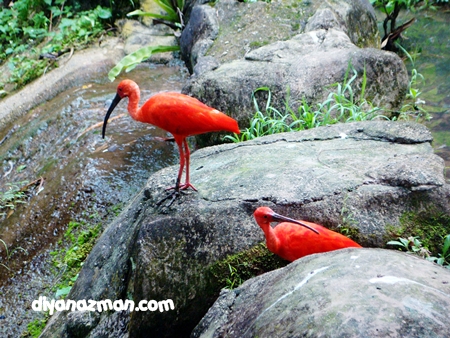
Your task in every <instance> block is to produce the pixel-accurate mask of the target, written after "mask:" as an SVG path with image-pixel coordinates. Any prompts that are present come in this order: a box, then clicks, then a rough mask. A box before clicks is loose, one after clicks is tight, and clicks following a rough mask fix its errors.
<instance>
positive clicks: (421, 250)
mask: <svg viewBox="0 0 450 338" xmlns="http://www.w3.org/2000/svg"><path fill="white" fill-rule="evenodd" d="M387 244H388V245H396V246H398V247H400V249H401V250H403V251H406V252H410V253H415V254H417V255H419V256H420V257H422V258H425V259H427V260H429V261H431V262H435V263H437V264H439V265H442V266H446V267H447V269H450V234H449V235H447V236H445V237H444V243H443V246H442V251H441V253H439V257H434V256H431V254H430V251H429V250H428V248H426V247H423V245H422V242H421V241H420V240H419V237H417V236H415V237H413V236H410V237H408V238H402V237H399V238H398V240H397V241H389V242H387Z"/></svg>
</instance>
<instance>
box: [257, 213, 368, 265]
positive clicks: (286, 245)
mask: <svg viewBox="0 0 450 338" xmlns="http://www.w3.org/2000/svg"><path fill="white" fill-rule="evenodd" d="M253 216H254V217H255V220H256V223H258V225H259V226H260V227H261V229H262V230H263V231H264V235H265V236H266V244H267V248H268V249H269V250H270V251H271V252H273V253H274V254H276V255H278V256H280V257H281V258H283V259H285V260H288V261H291V262H292V261H295V260H296V259H298V258H300V257H303V256H307V255H311V254H314V253H320V252H327V251H333V250H338V249H343V248H361V245H359V244H358V243H356V242H354V241H352V240H351V239H350V238H348V237H345V236H343V235H341V234H339V233H337V232H334V231H331V230H329V229H327V228H325V227H323V226H321V225H319V224H315V223H311V222H306V221H296V220H294V219H292V218H288V217H285V216H281V215H279V214H277V213H275V212H274V211H273V210H272V209H270V208H268V207H260V208H258V209H256V210H255V212H254V213H253ZM271 222H283V223H279V224H278V225H277V226H275V227H274V228H272V227H271V226H270V223H271Z"/></svg>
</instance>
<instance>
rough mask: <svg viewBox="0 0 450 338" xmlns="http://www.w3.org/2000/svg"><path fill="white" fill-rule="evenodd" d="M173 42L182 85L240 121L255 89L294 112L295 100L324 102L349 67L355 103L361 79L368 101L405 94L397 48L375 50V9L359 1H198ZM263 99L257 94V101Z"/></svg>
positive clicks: (381, 102) (395, 104)
mask: <svg viewBox="0 0 450 338" xmlns="http://www.w3.org/2000/svg"><path fill="white" fill-rule="evenodd" d="M286 8H289V10H290V12H286ZM256 18H258V19H256ZM294 28H295V29H294ZM261 35H263V36H264V38H263V37H261ZM180 43H181V50H182V55H183V56H184V59H185V61H186V63H187V65H188V68H190V69H191V71H192V72H193V76H192V77H191V78H190V79H189V81H188V82H187V83H186V85H185V86H184V87H183V92H184V93H186V94H189V95H192V96H195V97H197V98H199V99H200V100H201V101H203V102H205V103H207V104H209V105H211V106H213V107H215V108H217V109H219V110H221V111H224V112H226V113H228V114H230V115H231V116H233V117H235V118H236V119H237V120H238V121H239V125H240V126H241V127H246V126H248V123H249V122H248V121H249V118H250V117H251V116H253V114H254V112H255V108H254V104H253V99H252V93H253V91H255V90H256V89H257V88H261V87H267V88H269V89H270V91H271V105H272V106H273V107H274V108H276V109H278V110H281V111H283V109H284V107H285V106H286V102H287V103H288V105H289V106H290V108H291V109H292V110H293V111H294V112H297V110H298V107H299V105H300V103H301V102H302V100H306V102H308V103H309V104H312V105H315V103H319V102H323V101H324V100H325V99H326V98H327V96H328V95H329V93H330V91H333V90H335V88H332V87H331V85H333V84H336V83H343V82H344V79H345V77H346V74H347V73H348V75H347V81H348V80H349V79H350V78H351V77H352V76H353V69H354V70H355V71H356V72H357V74H358V77H357V78H356V79H355V80H353V82H352V85H351V86H352V90H353V94H352V95H353V96H354V100H355V102H358V100H359V99H360V94H361V89H362V87H363V82H364V81H366V82H365V84H364V86H365V93H364V94H365V95H364V98H366V99H367V100H368V101H370V102H371V103H372V104H374V105H375V106H380V107H384V108H386V109H388V110H395V109H397V108H399V107H400V106H401V103H402V101H403V99H404V97H405V95H406V90H407V85H408V75H407V71H406V68H405V66H404V64H403V62H402V60H401V59H400V58H399V57H398V56H397V55H396V54H393V53H390V52H385V51H381V50H380V49H379V34H378V29H377V25H376V19H375V14H374V11H373V8H372V7H371V6H370V3H369V2H368V1H365V0H342V1H336V2H322V1H312V2H309V3H308V5H305V4H300V5H298V4H297V6H295V5H294V4H292V3H290V2H289V1H288V2H287V3H286V2H284V1H283V2H272V3H269V4H267V3H261V2H258V3H252V4H239V3H238V2H236V1H219V2H218V3H217V4H216V5H215V6H214V7H211V6H209V5H197V6H195V7H194V8H193V10H192V13H191V17H190V21H189V23H188V25H187V26H186V29H185V30H184V31H183V33H182V36H181V40H180ZM349 67H350V68H352V69H349ZM363 74H365V75H363ZM348 94H349V93H348V92H347V95H348ZM267 98H268V96H267V93H266V95H261V93H259V94H258V95H256V100H257V102H258V104H259V106H260V107H264V106H265V104H266V100H267Z"/></svg>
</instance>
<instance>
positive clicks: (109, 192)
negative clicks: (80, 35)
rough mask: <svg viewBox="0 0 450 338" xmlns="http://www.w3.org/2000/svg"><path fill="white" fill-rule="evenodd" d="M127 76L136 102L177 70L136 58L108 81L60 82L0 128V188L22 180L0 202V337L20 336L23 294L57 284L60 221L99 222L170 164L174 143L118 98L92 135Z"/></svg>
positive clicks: (177, 82) (179, 76)
mask: <svg viewBox="0 0 450 338" xmlns="http://www.w3.org/2000/svg"><path fill="white" fill-rule="evenodd" d="M129 76H132V78H133V79H134V80H135V81H136V82H137V83H140V84H141V85H142V87H143V88H142V91H141V98H142V101H145V100H146V99H147V98H148V97H149V96H150V95H151V94H153V93H155V92H159V91H168V90H170V91H180V89H181V86H182V81H183V77H184V76H185V72H184V68H180V67H167V66H154V65H149V64H143V65H141V66H140V67H138V68H137V69H136V70H135V71H133V74H132V75H130V74H125V75H123V76H122V77H121V78H118V79H117V80H116V81H114V82H113V83H110V82H109V81H108V80H107V79H106V78H105V79H101V80H100V81H99V82H97V83H86V84H85V85H83V86H82V87H78V88H72V89H70V90H67V91H66V92H63V93H61V94H59V95H58V96H56V97H55V98H54V99H52V100H51V101H49V102H47V103H45V104H43V105H40V106H38V107H37V108H35V109H33V110H31V111H30V112H29V113H28V114H26V115H25V116H23V117H21V118H19V119H17V120H16V121H14V124H13V125H11V126H10V127H9V128H6V129H5V131H3V132H0V142H1V144H0V163H1V165H0V191H6V190H7V189H9V188H10V187H11V184H13V183H14V184H16V185H17V186H18V187H25V186H27V184H29V183H30V182H32V184H31V185H29V186H28V187H27V191H28V193H27V195H28V197H27V198H25V199H24V202H25V203H24V204H16V205H15V207H14V209H3V210H0V212H5V213H6V215H4V216H2V217H0V239H1V240H2V241H3V242H0V336H1V337H5V336H8V335H10V336H11V337H14V336H16V337H18V336H20V333H21V331H22V330H23V329H24V327H23V326H22V324H27V323H28V322H29V321H30V320H31V319H32V317H33V316H32V315H33V313H32V311H29V308H30V304H31V301H32V300H34V299H35V298H36V295H42V296H44V295H47V297H48V296H49V295H48V294H47V293H48V292H49V289H48V286H52V285H55V283H57V282H58V275H57V274H56V275H55V269H54V268H53V267H52V266H51V264H50V263H49V261H51V259H50V256H49V252H50V251H52V250H58V248H59V247H60V245H63V244H61V243H58V241H59V240H60V239H61V238H62V235H63V233H64V232H65V230H66V229H67V226H68V223H69V222H70V221H77V222H83V221H84V222H86V223H91V224H92V223H94V224H98V223H101V225H102V228H104V227H106V226H107V224H108V223H109V221H110V220H111V218H112V217H114V215H115V214H116V213H117V212H118V211H120V209H121V208H122V207H123V206H124V205H126V204H127V201H129V200H130V199H131V198H132V197H133V196H134V195H135V194H136V193H137V192H138V191H139V190H140V189H142V188H143V187H144V185H145V184H146V182H147V179H148V177H149V176H150V175H151V174H152V173H153V172H155V171H157V170H159V169H161V168H163V167H166V166H170V165H173V164H176V163H178V151H177V149H176V146H175V144H174V143H173V142H165V141H163V140H162V138H163V137H167V136H168V134H167V133H166V132H164V131H162V130H161V129H158V128H155V127H153V126H150V125H146V124H142V123H138V122H135V121H133V120H132V119H131V118H130V117H129V115H128V114H127V113H126V108H127V100H124V102H121V103H120V104H119V105H118V106H117V108H116V109H115V111H114V113H113V114H112V116H111V118H114V117H117V116H119V117H118V118H116V119H115V120H113V121H112V120H111V119H110V122H109V123H108V126H107V129H106V137H105V139H102V137H101V127H102V124H103V118H104V116H105V113H106V110H107V108H108V106H109V104H110V101H111V100H112V98H113V97H114V95H115V92H116V87H117V84H118V82H119V81H120V80H121V79H123V78H127V77H129ZM149 88H150V89H151V91H150V90H149ZM125 113H126V114H125ZM121 114H123V116H121ZM91 128H92V129H91ZM10 130H12V131H13V132H11V131H10ZM174 180H175V178H174ZM33 182H34V183H33ZM24 285H27V287H26V288H24ZM51 298H53V297H51ZM18 318H21V322H20V323H15V321H16V320H17V319H18ZM3 324H6V325H3Z"/></svg>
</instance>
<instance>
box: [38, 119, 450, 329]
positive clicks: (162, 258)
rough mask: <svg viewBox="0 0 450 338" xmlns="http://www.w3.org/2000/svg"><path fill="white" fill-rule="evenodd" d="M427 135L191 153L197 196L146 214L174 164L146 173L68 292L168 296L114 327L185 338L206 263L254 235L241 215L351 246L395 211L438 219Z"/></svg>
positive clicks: (375, 232) (413, 132) (440, 197)
mask: <svg viewBox="0 0 450 338" xmlns="http://www.w3.org/2000/svg"><path fill="white" fill-rule="evenodd" d="M431 139H432V138H431V135H430V133H429V131H428V130H427V129H426V128H425V127H424V126H422V125H419V124H415V123H406V122H405V123H399V122H386V121H379V122H361V123H350V124H343V125H333V126H328V127H321V128H317V129H312V130H307V131H303V132H298V133H286V134H277V135H272V136H267V137H262V138H259V139H256V140H253V141H249V142H244V143H239V144H226V145H221V146H214V147H209V148H204V149H201V150H198V151H196V152H195V153H193V155H192V157H191V182H192V183H193V184H194V185H195V186H196V188H197V189H198V192H192V191H189V192H187V193H186V194H182V196H181V197H180V198H179V199H178V200H176V201H175V203H174V204H173V205H172V206H171V207H164V206H159V207H158V205H157V202H158V201H160V200H161V198H162V197H163V196H165V194H167V192H165V190H164V189H165V188H166V187H168V186H170V185H172V184H173V181H174V178H175V177H176V175H177V171H178V166H172V167H168V168H165V169H162V170H161V171H159V172H157V173H156V174H154V175H153V176H151V177H150V179H149V181H148V182H147V186H146V189H145V192H141V193H139V194H138V195H136V197H135V198H134V200H133V201H131V202H130V205H129V207H128V208H127V209H126V210H125V211H124V212H123V213H122V214H121V215H120V216H119V217H118V219H116V221H114V222H113V223H112V224H111V225H110V226H109V228H108V229H107V230H106V232H105V233H104V234H103V235H102V237H101V238H100V239H99V241H98V243H97V244H96V246H95V247H94V249H93V251H92V253H91V255H90V256H89V257H88V259H87V261H86V262H85V264H84V266H83V269H82V271H81V273H80V275H79V277H78V280H77V282H76V283H75V286H74V287H73V289H72V291H71V293H70V294H69V296H68V297H69V298H70V299H75V300H77V299H107V298H109V299H124V298H125V297H127V296H126V295H127V294H128V295H131V296H132V299H133V300H134V301H135V302H136V303H138V302H139V301H140V300H144V299H145V300H152V299H153V300H156V301H161V300H165V299H172V300H173V302H174V304H175V310H173V311H166V312H162V313H161V312H159V311H156V312H151V311H147V312H142V311H140V312H133V313H132V314H131V316H129V317H126V318H125V317H123V318H122V320H121V321H120V323H121V325H126V324H129V335H130V337H140V336H143V335H147V334H149V332H151V333H152V334H154V335H157V336H160V337H174V336H188V335H189V334H190V332H191V330H192V329H193V328H194V327H195V326H196V325H197V324H198V322H199V321H200V319H201V318H202V317H203V315H204V314H205V313H206V312H207V310H208V308H209V307H210V305H212V304H213V302H214V300H215V299H216V297H217V296H218V294H219V291H220V289H221V288H222V287H223V286H224V285H223V284H220V283H219V282H218V279H217V276H215V275H214V274H213V273H212V270H211V267H212V266H213V265H214V264H216V263H217V262H218V261H221V260H223V259H224V258H225V257H227V255H229V254H234V253H238V252H242V251H243V250H246V249H249V248H251V247H253V246H254V245H256V244H258V243H259V242H261V241H263V240H264V236H263V233H262V231H261V230H260V229H259V227H258V226H257V225H256V223H255V222H254V220H253V217H252V213H253V211H254V210H255V209H256V208H257V207H259V206H262V205H266V206H269V207H271V208H272V209H274V210H275V211H276V212H279V213H282V214H285V215H289V216H290V217H293V218H297V219H305V220H309V221H313V222H316V223H320V224H323V225H324V226H327V227H331V228H337V227H338V226H339V225H342V226H345V227H347V228H349V229H354V230H355V235H354V236H355V237H354V239H356V240H357V241H358V242H359V243H360V244H362V245H363V246H379V247H383V246H384V245H385V243H386V239H385V237H384V236H386V233H387V229H386V228H387V227H389V228H390V229H391V230H392V227H395V226H397V225H399V224H400V219H401V217H402V215H404V214H405V213H406V212H409V211H414V210H418V209H427V208H428V207H432V208H433V209H434V210H437V211H438V212H439V210H440V212H448V211H449V210H450V206H449V203H448V201H449V196H450V189H449V186H448V185H447V184H445V182H444V178H443V168H444V166H443V161H442V160H441V159H440V158H439V157H438V156H436V155H434V154H433V150H432V147H431V145H430V142H431ZM423 173H426V174H423ZM389 253H391V254H392V255H393V257H396V256H395V255H396V253H395V252H390V251H387V252H386V255H388V254H389ZM327 257H332V256H327ZM392 261H393V262H394V261H396V258H393V259H392ZM358 264H359V262H358ZM367 264H368V265H370V264H371V263H367ZM374 264H375V263H374ZM427 264H431V263H427ZM361 266H363V265H362V264H361ZM364 266H365V265H364ZM310 271H311V270H308V273H309V272H310ZM330 271H334V269H331V268H330ZM394 276H397V277H399V276H398V275H394ZM375 277H376V274H375V275H374V276H373V277H371V278H375ZM105 316H106V317H107V316H108V314H102V320H101V322H102V323H108V320H106V318H105ZM68 320H69V318H67V316H66V314H64V313H59V314H58V315H56V316H54V318H52V321H51V323H49V325H48V327H47V328H46V331H45V334H44V335H43V337H52V336H54V337H55V336H58V337H61V336H62V337H64V336H67V335H64V334H65V332H66V330H67V327H68V326H69V325H70V323H68V322H67V321H68ZM128 321H129V322H128ZM105 325H106V324H105ZM311 325H312V324H311ZM104 328H105V329H106V327H104ZM96 329H97V328H96ZM98 329H100V328H98ZM312 329H315V330H317V328H315V326H312ZM53 332H56V335H55V334H52V333H53ZM92 332H93V331H92ZM92 332H91V333H90V335H88V336H90V337H94V336H95V335H93V333H92Z"/></svg>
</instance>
